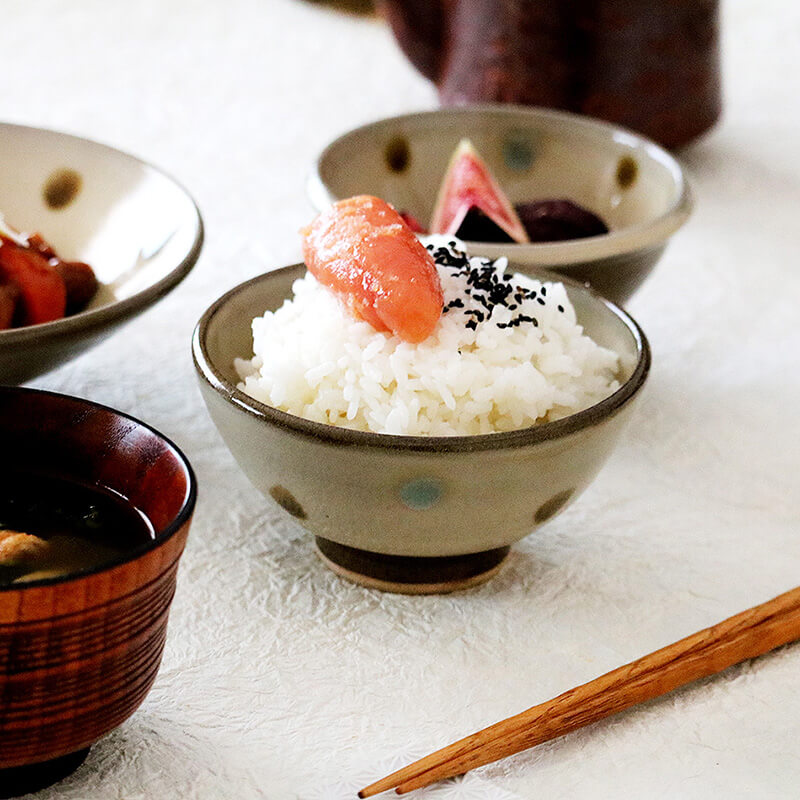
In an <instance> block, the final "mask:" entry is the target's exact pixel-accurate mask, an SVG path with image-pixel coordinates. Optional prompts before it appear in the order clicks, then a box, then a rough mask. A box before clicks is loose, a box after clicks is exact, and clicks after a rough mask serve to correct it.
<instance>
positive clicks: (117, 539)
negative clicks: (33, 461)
mask: <svg viewBox="0 0 800 800" xmlns="http://www.w3.org/2000/svg"><path fill="white" fill-rule="evenodd" d="M154 536H155V533H154V530H153V527H152V525H151V524H150V521H149V520H148V519H147V517H145V515H144V514H142V513H141V512H140V511H139V510H138V509H136V508H134V507H132V506H131V505H130V504H129V503H128V502H127V501H126V500H125V498H123V497H122V496H121V495H119V494H117V493H116V492H113V491H111V490H110V489H107V488H105V487H101V486H89V485H85V484H81V483H77V482H75V481H71V480H67V479H64V478H61V477H57V476H52V475H43V474H38V473H32V472H23V473H20V472H13V473H12V472H2V471H0V586H4V585H9V584H13V583H23V582H27V581H32V580H39V579H43V578H52V577H57V576H60V575H67V574H71V573H75V572H82V571H84V570H91V569H94V568H96V567H100V566H102V565H103V564H106V563H108V562H110V561H113V560H114V559H116V558H118V557H119V556H120V555H122V554H124V553H125V552H129V551H131V550H133V549H135V548H137V547H139V546H141V545H142V544H144V543H146V542H147V541H150V540H152V539H153V538H154Z"/></svg>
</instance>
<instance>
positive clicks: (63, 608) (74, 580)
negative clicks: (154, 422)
mask: <svg viewBox="0 0 800 800" xmlns="http://www.w3.org/2000/svg"><path fill="white" fill-rule="evenodd" d="M0 452H2V453H4V454H6V457H8V458H11V459H13V462H14V466H15V467H18V468H19V470H20V471H21V472H23V471H24V472H26V473H27V472H40V473H41V472H47V473H48V474H54V475H58V476H62V477H64V478H67V479H71V480H74V481H79V482H81V483H84V484H89V485H100V486H104V487H106V488H108V489H112V490H114V491H115V492H117V493H119V494H120V495H122V496H123V497H125V498H127V500H128V502H129V503H131V504H133V505H134V506H135V507H137V508H138V509H139V510H140V511H141V512H143V513H144V514H145V516H146V517H147V518H148V519H149V520H150V522H151V524H152V527H153V529H154V531H155V538H154V539H152V541H146V542H143V543H142V544H141V545H139V546H138V547H137V548H135V549H132V550H130V551H126V552H124V553H123V554H122V555H120V556H119V557H118V558H116V560H114V561H111V562H109V563H107V564H106V565H104V566H102V567H101V568H97V569H93V570H87V571H84V572H76V573H72V574H70V575H67V576H64V577H57V578H49V579H45V580H38V581H32V582H29V583H25V584H11V585H7V586H2V587H0V796H4V797H7V796H13V795H15V794H20V793H22V792H26V791H33V790H35V789H37V788H41V787H42V786H44V785H47V784H49V783H52V782H53V781H54V780H58V779H59V778H61V777H63V776H64V774H66V773H68V772H70V771H71V770H72V769H74V768H75V767H77V766H78V765H79V764H80V763H81V761H82V760H83V758H84V757H85V755H86V752H87V751H88V748H89V746H90V745H91V744H92V743H93V742H95V741H96V740H97V739H99V738H100V737H101V736H103V735H104V734H106V733H108V732H109V731H111V730H112V729H113V728H115V727H116V726H118V725H119V724H120V723H121V722H122V721H123V720H125V719H126V718H127V717H129V716H130V715H131V714H132V713H133V712H134V711H135V710H136V708H137V707H138V706H139V704H140V703H141V702H142V700H143V699H144V697H145V695H146V694H147V692H148V690H149V689H150V687H151V686H152V684H153V681H154V680H155V677H156V672H157V671H158V667H159V664H160V662H161V655H162V652H163V649H164V638H165V635H166V629H167V615H168V612H169V607H170V603H171V601H172V596H173V593H174V591H175V581H176V573H177V570H178V559H179V558H180V555H181V552H182V551H183V547H184V544H185V542H186V537H187V534H188V532H189V524H190V520H191V516H192V512H193V510H194V505H195V498H196V483H195V479H194V475H193V473H192V469H191V467H190V465H189V463H188V461H187V460H186V458H185V457H184V456H183V455H182V454H181V452H180V451H179V450H178V449H177V448H176V447H175V446H174V445H173V444H171V443H170V442H169V441H168V440H167V439H166V438H164V437H163V436H161V435H160V434H159V433H157V432H156V431H154V430H153V429H152V428H150V427H148V426H147V425H145V424H144V423H142V422H139V421H138V420H135V419H133V418H131V417H128V416H126V415H124V414H121V413H119V412H116V411H113V410H112V409H109V408H105V407H103V406H99V405H96V404H94V403H90V402H88V401H86V400H79V399H77V398H72V397H67V396H64V395H57V394H51V393H48V392H40V391H34V390H31V389H21V388H9V387H0ZM43 500H46V498H43Z"/></svg>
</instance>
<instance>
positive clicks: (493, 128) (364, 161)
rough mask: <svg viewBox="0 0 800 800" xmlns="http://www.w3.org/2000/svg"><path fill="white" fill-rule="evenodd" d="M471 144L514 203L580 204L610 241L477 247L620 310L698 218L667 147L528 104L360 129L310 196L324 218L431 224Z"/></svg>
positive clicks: (316, 178) (325, 159)
mask: <svg viewBox="0 0 800 800" xmlns="http://www.w3.org/2000/svg"><path fill="white" fill-rule="evenodd" d="M464 137H466V138H469V139H471V140H472V142H473V144H474V145H475V146H476V148H477V149H478V152H479V153H480V154H481V156H482V157H483V158H484V159H485V160H486V161H487V163H488V164H489V167H490V169H491V170H492V172H493V174H494V175H495V177H496V178H497V179H498V181H499V182H500V185H501V186H502V187H503V189H504V190H505V191H506V193H507V194H508V195H509V197H510V199H511V201H512V202H522V201H529V200H538V199H545V198H569V199H571V200H573V201H575V202H577V203H580V204H581V205H583V206H585V207H587V208H589V209H590V210H592V211H594V212H595V213H597V214H599V215H600V216H601V217H602V218H603V219H604V220H605V221H606V223H607V224H608V226H609V228H610V229H611V230H610V232H609V233H607V234H605V235H603V236H592V237H589V238H586V239H576V240H573V241H566V242H553V243H542V244H511V245H508V244H502V245H498V244H487V243H485V242H484V243H481V242H471V243H470V248H471V252H473V253H474V254H476V255H485V256H490V257H492V258H497V257H498V256H500V255H508V256H509V258H510V259H511V260H512V261H514V262H516V263H518V264H525V265H528V266H530V267H538V268H543V269H550V270H553V271H555V272H558V273H559V274H560V275H565V276H567V277H570V278H574V279H576V280H578V281H581V282H584V281H588V282H589V283H591V285H592V286H593V287H594V288H595V289H597V291H599V292H600V293H601V294H603V295H604V296H605V297H608V298H610V299H612V300H613V301H614V302H617V303H622V302H624V301H625V300H627V299H628V298H629V297H630V296H631V295H632V294H633V292H634V291H635V290H636V289H637V288H638V287H639V285H640V284H641V283H642V282H643V281H644V279H645V278H646V277H647V276H648V275H649V274H650V272H651V270H652V269H653V267H654V266H655V264H656V262H657V261H658V259H659V258H660V257H661V254H662V253H663V251H664V248H665V247H666V244H667V241H668V239H669V237H670V236H671V235H672V234H674V233H675V232H676V231H677V230H678V229H679V228H680V227H681V226H682V225H683V223H684V222H685V221H686V219H687V218H688V217H689V214H690V213H691V209H692V197H691V191H690V188H689V184H688V180H687V177H686V175H685V174H684V171H683V169H682V168H681V166H680V164H679V163H678V162H677V161H676V160H675V159H674V158H673V157H672V156H671V155H670V154H669V153H668V152H667V151H666V150H664V149H663V148H661V147H659V146H658V145H657V144H655V143H653V142H651V141H650V140H648V139H646V138H644V137H643V136H640V135H639V134H636V133H633V132H632V131H628V130H626V129H624V128H620V127H617V126H614V125H611V124H609V123H606V122H601V121H599V120H595V119H592V118H590V117H584V116H579V115H575V114H568V113H564V112H557V111H549V110H545V109H537V108H522V107H519V106H506V105H503V106H498V105H488V106H467V107H464V108H451V109H444V110H438V111H426V112H421V113H417V114H406V115H403V116H400V117H392V118H389V119H384V120H381V121H379V122H375V123H372V124H370V125H365V126H363V127H360V128H356V129H355V130H353V131H350V132H348V133H345V134H344V135H342V136H341V137H339V138H338V139H336V140H335V141H334V142H332V143H331V144H330V145H328V147H326V148H325V150H324V151H323V152H322V154H321V155H320V156H319V158H318V159H317V161H316V164H315V168H314V172H313V174H312V175H311V176H310V178H309V180H308V186H307V188H308V194H309V197H310V199H311V202H312V203H313V204H314V206H315V207H316V208H317V209H318V210H321V209H322V208H324V207H325V206H327V205H328V204H329V203H331V202H332V201H334V200H339V199H341V198H343V197H349V196H351V195H354V194H374V195H377V196H379V197H382V198H384V199H385V200H388V201H389V202H390V203H392V204H393V205H394V206H396V207H397V208H398V209H401V210H404V211H409V212H411V213H412V214H413V215H414V216H416V217H417V218H418V219H419V220H420V221H421V222H422V224H423V225H426V224H427V223H428V222H429V221H430V218H431V214H432V211H433V206H434V203H435V201H436V195H437V191H438V189H439V185H440V183H441V180H442V178H443V176H444V173H445V170H446V168H447V164H448V161H449V159H450V156H451V155H452V153H453V151H454V150H455V148H456V145H457V144H458V142H459V140H460V139H462V138H464Z"/></svg>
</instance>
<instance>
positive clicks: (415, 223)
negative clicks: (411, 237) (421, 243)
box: [400, 211, 428, 234]
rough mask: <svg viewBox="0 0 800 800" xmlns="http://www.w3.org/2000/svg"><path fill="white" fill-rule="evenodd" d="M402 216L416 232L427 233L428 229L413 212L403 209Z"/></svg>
mask: <svg viewBox="0 0 800 800" xmlns="http://www.w3.org/2000/svg"><path fill="white" fill-rule="evenodd" d="M400 216H401V217H402V218H403V222H405V224H406V225H408V227H409V228H411V230H412V231H414V233H421V234H426V233H427V232H428V231H427V230H426V229H425V228H424V227H423V226H422V223H421V222H420V221H419V220H418V219H417V218H416V217H415V216H414V215H413V214H411V213H409V212H408V211H401V212H400Z"/></svg>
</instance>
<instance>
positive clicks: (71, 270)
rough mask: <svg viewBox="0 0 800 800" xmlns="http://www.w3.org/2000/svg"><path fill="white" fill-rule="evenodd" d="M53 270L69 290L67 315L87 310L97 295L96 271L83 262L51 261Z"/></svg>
mask: <svg viewBox="0 0 800 800" xmlns="http://www.w3.org/2000/svg"><path fill="white" fill-rule="evenodd" d="M50 265H51V266H52V268H53V269H54V270H55V271H56V272H57V273H58V274H59V275H60V276H61V280H63V281H64V286H65V287H66V290H67V314H68V315H69V314H75V313H77V312H78V311H82V310H83V309H84V308H86V306H87V304H88V303H89V301H90V300H91V299H92V298H93V297H94V296H95V294H96V293H97V287H98V285H99V284H98V281H97V276H96V275H95V274H94V270H93V269H92V268H91V267H90V266H89V265H88V264H86V263H84V262H83V261H62V260H61V259H60V258H54V259H51V260H50Z"/></svg>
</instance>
